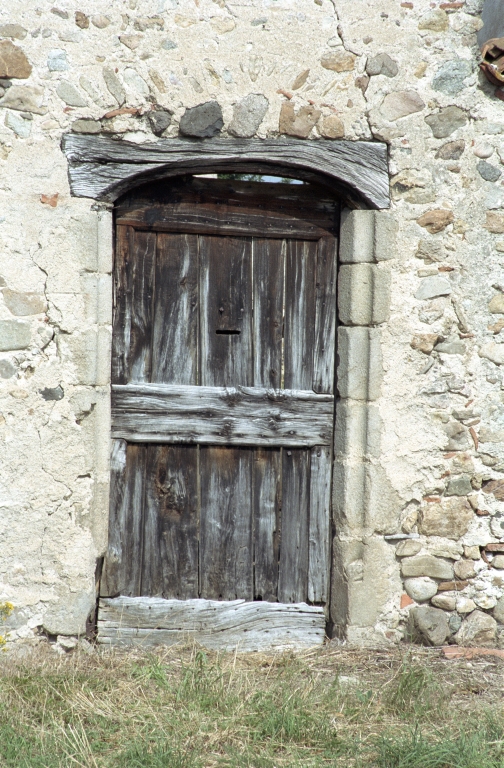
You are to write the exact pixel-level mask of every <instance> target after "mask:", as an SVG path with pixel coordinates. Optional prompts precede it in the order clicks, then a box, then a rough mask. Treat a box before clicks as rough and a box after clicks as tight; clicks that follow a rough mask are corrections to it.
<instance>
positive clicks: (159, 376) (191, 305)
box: [151, 234, 198, 384]
mask: <svg viewBox="0 0 504 768" xmlns="http://www.w3.org/2000/svg"><path fill="white" fill-rule="evenodd" d="M153 315H154V321H153V330H152V375H151V381H152V382H153V383H158V382H159V383H163V384H198V238H197V237H196V235H178V234H177V235H173V234H158V236H157V252H156V281H155V295H154V311H153Z"/></svg>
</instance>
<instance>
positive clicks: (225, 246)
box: [199, 237, 253, 387]
mask: <svg viewBox="0 0 504 768" xmlns="http://www.w3.org/2000/svg"><path fill="white" fill-rule="evenodd" d="M199 254H200V306H201V310H200V329H201V331H200V333H201V340H200V343H201V364H200V366H201V376H200V383H201V384H202V385H203V386H210V387H211V386H224V387H232V386H234V385H235V384H241V385H245V386H251V385H252V383H253V382H252V377H253V351H252V350H253V346H252V240H251V239H250V238H248V239H246V238H241V237H201V238H200V239H199ZM228 331H234V332H235V333H233V334H230V335H228V334H227V333H226V332H228Z"/></svg>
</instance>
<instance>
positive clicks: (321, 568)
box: [308, 445, 332, 603]
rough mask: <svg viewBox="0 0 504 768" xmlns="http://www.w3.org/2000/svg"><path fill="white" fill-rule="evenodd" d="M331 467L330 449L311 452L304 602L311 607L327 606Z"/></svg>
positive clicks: (324, 448)
mask: <svg viewBox="0 0 504 768" xmlns="http://www.w3.org/2000/svg"><path fill="white" fill-rule="evenodd" d="M331 465H332V449H331V447H330V446H320V445H319V446H317V447H316V448H312V449H311V461H310V522H309V533H308V538H309V551H308V600H310V602H312V603H327V601H328V599H329V573H330V551H331V518H330V514H329V510H330V508H331Z"/></svg>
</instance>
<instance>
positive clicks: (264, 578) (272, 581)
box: [253, 448, 282, 601]
mask: <svg viewBox="0 0 504 768" xmlns="http://www.w3.org/2000/svg"><path fill="white" fill-rule="evenodd" d="M281 459H282V457H281V451H280V449H279V448H277V449H273V450H271V449H269V450H261V449H258V450H255V451H254V464H253V486H254V598H255V599H261V600H269V601H275V600H276V599H277V591H278V554H279V551H280V516H281V504H282V460H281Z"/></svg>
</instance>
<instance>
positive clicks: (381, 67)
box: [366, 53, 399, 77]
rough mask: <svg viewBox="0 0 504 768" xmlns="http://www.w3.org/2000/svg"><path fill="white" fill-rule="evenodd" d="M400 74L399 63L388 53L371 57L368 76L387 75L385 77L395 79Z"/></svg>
mask: <svg viewBox="0 0 504 768" xmlns="http://www.w3.org/2000/svg"><path fill="white" fill-rule="evenodd" d="M398 72H399V67H398V66H397V63H396V62H395V61H394V60H393V59H392V58H391V57H390V56H389V55H388V53H379V54H378V55H377V56H371V57H370V58H369V59H368V60H367V62H366V74H368V75H369V76H370V77H371V76H373V75H385V77H395V76H396V75H397V73H398Z"/></svg>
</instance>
